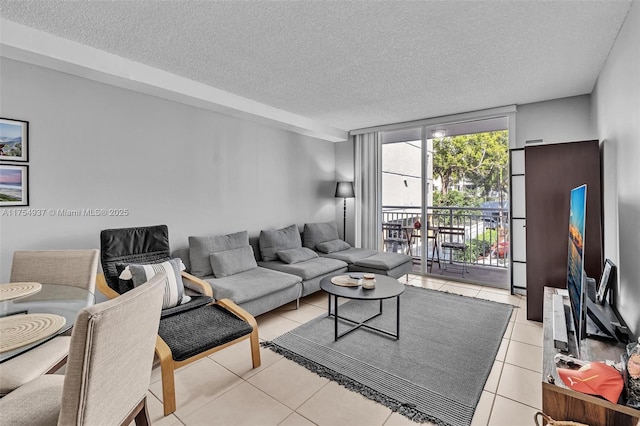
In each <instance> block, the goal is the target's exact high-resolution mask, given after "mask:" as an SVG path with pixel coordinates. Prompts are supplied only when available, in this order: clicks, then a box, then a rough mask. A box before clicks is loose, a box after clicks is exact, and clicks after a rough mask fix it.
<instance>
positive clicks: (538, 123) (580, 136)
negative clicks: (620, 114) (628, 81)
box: [514, 95, 597, 148]
mask: <svg viewBox="0 0 640 426" xmlns="http://www.w3.org/2000/svg"><path fill="white" fill-rule="evenodd" d="M594 129H595V128H594V126H593V124H592V122H591V104H590V96H589V95H582V96H573V97H570V98H562V99H553V100H550V101H544V102H535V103H531V104H523V105H518V112H517V113H516V146H515V147H514V148H523V147H524V146H525V142H526V141H528V140H536V139H542V140H543V142H544V143H545V144H548V143H561V142H575V141H584V140H593V139H596V138H597V134H596V132H595V130H594Z"/></svg>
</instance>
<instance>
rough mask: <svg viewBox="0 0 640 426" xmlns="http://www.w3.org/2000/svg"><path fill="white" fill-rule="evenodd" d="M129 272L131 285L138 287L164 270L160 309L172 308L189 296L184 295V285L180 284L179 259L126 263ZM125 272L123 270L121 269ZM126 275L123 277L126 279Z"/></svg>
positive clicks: (180, 262) (180, 265)
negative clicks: (149, 262) (145, 263)
mask: <svg viewBox="0 0 640 426" xmlns="http://www.w3.org/2000/svg"><path fill="white" fill-rule="evenodd" d="M126 269H128V270H129V272H131V279H132V281H133V286H134V287H138V286H140V285H142V284H144V283H146V282H147V281H149V280H150V279H151V278H153V277H154V276H155V275H156V274H157V273H159V272H164V273H165V274H166V278H165V280H164V299H163V300H162V309H167V308H173V307H174V306H178V305H180V304H181V303H187V302H188V301H189V300H191V298H190V297H189V296H185V295H184V285H183V284H182V274H181V269H182V261H181V260H180V259H170V260H167V261H166V262H162V263H151V264H148V265H136V264H130V265H127V267H126V268H125V270H126ZM123 274H125V271H123ZM126 278H128V277H124V279H126Z"/></svg>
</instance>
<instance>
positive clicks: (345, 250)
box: [303, 222, 413, 278]
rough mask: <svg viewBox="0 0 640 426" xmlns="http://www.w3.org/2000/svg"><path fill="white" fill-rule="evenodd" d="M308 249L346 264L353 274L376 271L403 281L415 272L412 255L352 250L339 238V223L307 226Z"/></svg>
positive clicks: (305, 231)
mask: <svg viewBox="0 0 640 426" xmlns="http://www.w3.org/2000/svg"><path fill="white" fill-rule="evenodd" d="M303 241H304V246H305V247H308V248H310V249H312V250H316V251H317V252H318V253H319V255H320V256H323V257H328V258H331V259H338V260H341V261H343V262H346V263H347V265H348V268H349V269H348V270H349V272H373V273H376V274H380V275H388V276H390V277H392V278H400V277H401V276H403V275H406V274H408V273H409V272H411V268H412V267H413V260H412V258H411V256H408V255H405V254H400V253H386V252H379V251H376V250H369V249H363V248H356V247H351V246H350V245H349V244H348V243H347V242H345V241H342V240H340V239H339V237H338V227H337V225H336V224H335V222H327V223H307V224H305V225H304V231H303Z"/></svg>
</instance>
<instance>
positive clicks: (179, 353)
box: [158, 305, 253, 361]
mask: <svg viewBox="0 0 640 426" xmlns="http://www.w3.org/2000/svg"><path fill="white" fill-rule="evenodd" d="M252 331H253V327H251V325H249V323H247V322H245V321H243V320H241V319H240V318H238V317H236V316H235V315H233V314H232V313H230V312H229V311H227V310H225V309H224V308H221V307H220V306H218V305H205V306H201V307H199V308H196V309H192V310H190V311H186V312H182V313H181V314H180V315H171V316H168V317H164V318H161V319H160V327H159V329H158V334H159V335H160V337H162V340H164V341H165V342H166V343H167V345H168V346H169V348H170V349H171V355H172V356H173V359H174V360H176V361H184V360H186V359H188V358H191V357H192V356H195V355H197V354H200V353H202V352H205V351H207V350H209V349H212V348H215V347H217V346H220V345H224V344H225V343H228V342H231V341H232V340H235V339H238V338H240V337H242V336H246V335H247V334H249V333H251V332H252Z"/></svg>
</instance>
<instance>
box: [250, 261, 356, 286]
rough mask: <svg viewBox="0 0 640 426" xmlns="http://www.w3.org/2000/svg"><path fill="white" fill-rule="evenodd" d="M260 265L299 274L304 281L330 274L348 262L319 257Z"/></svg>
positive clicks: (262, 263)
mask: <svg viewBox="0 0 640 426" xmlns="http://www.w3.org/2000/svg"><path fill="white" fill-rule="evenodd" d="M259 265H260V266H262V267H264V268H269V269H273V270H276V271H280V272H286V273H287V274H293V275H297V276H299V277H300V278H302V280H303V281H306V280H310V279H313V278H316V277H319V276H320V275H324V274H329V273H331V272H334V271H337V270H339V269H342V268H344V267H346V266H347V264H346V263H345V262H343V261H341V260H337V259H330V258H328V257H317V258H315V259H311V260H305V261H304V262H299V263H292V264H288V263H282V262H260V263H259Z"/></svg>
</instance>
